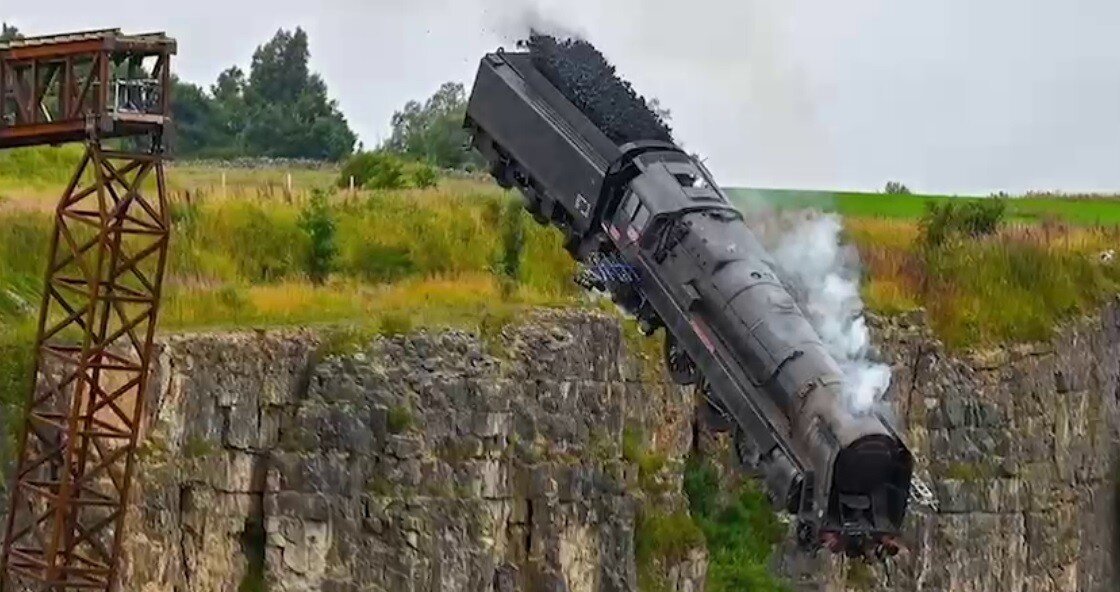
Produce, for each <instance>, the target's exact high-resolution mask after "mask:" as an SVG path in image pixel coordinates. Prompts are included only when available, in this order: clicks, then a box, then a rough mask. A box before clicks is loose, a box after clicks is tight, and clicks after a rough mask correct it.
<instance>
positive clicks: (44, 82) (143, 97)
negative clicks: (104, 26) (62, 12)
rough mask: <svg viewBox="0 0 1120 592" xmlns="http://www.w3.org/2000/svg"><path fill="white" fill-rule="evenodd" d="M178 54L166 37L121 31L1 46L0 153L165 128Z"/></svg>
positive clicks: (14, 41)
mask: <svg viewBox="0 0 1120 592" xmlns="http://www.w3.org/2000/svg"><path fill="white" fill-rule="evenodd" d="M175 51H176V44H175V41H174V40H173V39H170V38H168V37H167V36H165V35H163V34H162V33H155V34H148V35H123V34H121V32H120V31H119V30H116V29H111V30H104V31H90V32H86V33H74V34H70V35H55V36H51V37H34V38H27V39H18V40H13V41H7V42H3V43H0V148H5V147H12V146H27V145H34V144H43V143H54V144H57V143H62V142H74V141H81V140H84V139H85V138H87V137H89V136H90V134H91V133H93V132H96V134H97V135H98V136H99V137H102V138H109V137H118V136H131V135H138V134H146V133H149V132H150V131H151V128H152V127H153V126H160V127H162V126H163V125H164V124H165V123H166V121H167V118H168V116H169V115H170V103H169V96H168V94H169V93H168V92H167V90H168V89H170V88H171V67H170V65H171V56H172V55H174V53H175Z"/></svg>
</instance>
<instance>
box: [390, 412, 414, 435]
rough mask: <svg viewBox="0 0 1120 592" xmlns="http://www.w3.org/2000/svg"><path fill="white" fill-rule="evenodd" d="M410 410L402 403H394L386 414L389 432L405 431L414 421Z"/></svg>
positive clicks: (398, 432)
mask: <svg viewBox="0 0 1120 592" xmlns="http://www.w3.org/2000/svg"><path fill="white" fill-rule="evenodd" d="M415 421H416V420H415V418H414V417H413V415H412V410H411V409H409V408H408V407H406V406H404V405H394V406H392V407H390V408H389V411H388V413H387V414H386V423H387V426H388V428H389V433H390V434H400V433H403V432H405V431H407V430H408V429H409V428H411V427H412V425H413V423H415Z"/></svg>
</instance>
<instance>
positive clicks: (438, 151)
mask: <svg viewBox="0 0 1120 592" xmlns="http://www.w3.org/2000/svg"><path fill="white" fill-rule="evenodd" d="M466 113H467V97H466V92H465V90H464V89H463V85H462V84H461V83H458V82H446V83H444V84H443V85H442V86H440V87H439V90H437V91H436V92H435V94H433V95H432V96H431V97H429V98H428V99H427V100H426V101H424V103H423V104H421V103H420V102H419V101H409V102H408V103H406V104H405V106H404V108H403V109H401V110H400V111H397V112H396V113H394V114H393V119H392V122H391V125H392V128H393V133H392V135H391V136H390V137H389V141H388V142H386V144H385V148H386V149H388V150H390V151H392V152H396V153H398V154H401V155H403V156H407V157H410V158H414V159H417V160H422V161H425V162H427V163H428V164H431V165H434V166H438V167H442V168H448V169H477V168H481V166H482V164H483V159H482V157H481V156H480V155H478V154H477V153H475V152H474V151H473V150H471V149H470V148H469V147H468V146H467V143H468V141H469V139H470V136H469V134H468V133H467V131H466V130H465V129H463V118H464V117H465V116H466Z"/></svg>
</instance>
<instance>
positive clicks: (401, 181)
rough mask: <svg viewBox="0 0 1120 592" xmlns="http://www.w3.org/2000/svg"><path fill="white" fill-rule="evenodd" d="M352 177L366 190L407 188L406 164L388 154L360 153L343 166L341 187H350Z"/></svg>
mask: <svg viewBox="0 0 1120 592" xmlns="http://www.w3.org/2000/svg"><path fill="white" fill-rule="evenodd" d="M351 177H353V178H354V184H355V185H357V186H358V187H364V188H366V189H400V188H402V187H404V186H405V174H404V163H403V162H402V161H401V159H400V157H398V156H395V155H393V154H390V153H388V152H359V153H357V154H355V155H354V156H351V157H350V158H348V159H347V160H346V163H345V164H343V165H342V171H341V173H340V174H339V178H338V185H339V187H349V185H350V178H351Z"/></svg>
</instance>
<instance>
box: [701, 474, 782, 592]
mask: <svg viewBox="0 0 1120 592" xmlns="http://www.w3.org/2000/svg"><path fill="white" fill-rule="evenodd" d="M684 487H685V493H686V494H687V495H688V500H689V510H690V512H691V515H692V519H693V520H694V521H695V523H696V525H697V528H698V529H699V530H700V532H701V533H702V534H703V536H704V540H705V542H706V544H707V547H708V587H707V589H708V591H709V592H737V591H739V590H754V591H758V592H765V591H773V592H777V591H782V590H786V589H787V588H786V586H785V584H784V583H783V582H781V581H779V580H778V579H776V578H775V577H774V576H773V575H772V574H771V573H770V569H769V565H770V557H771V555H772V554H773V551H774V547H775V545H777V544H778V543H779V542H780V541H781V540H782V538H783V537H784V536H785V529H784V527H783V526H782V524H781V523H780V522H778V519H777V517H776V515H775V514H774V512H773V510H772V509H771V506H770V502H769V501H768V500H767V499H766V495H765V494H764V493H763V492H762V490H761V489H760V487H759V486H758V485H757V484H756V483H754V482H753V481H750V480H745V481H742V482H741V483H740V484H739V485H738V486H737V487H733V488H730V489H724V488H721V487H720V482H719V477H718V473H717V471H716V469H715V467H714V466H713V465H712V464H711V461H710V460H707V459H704V458H700V457H697V456H695V455H694V456H692V457H690V458H689V459H688V462H687V463H686V465H685V475H684Z"/></svg>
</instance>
